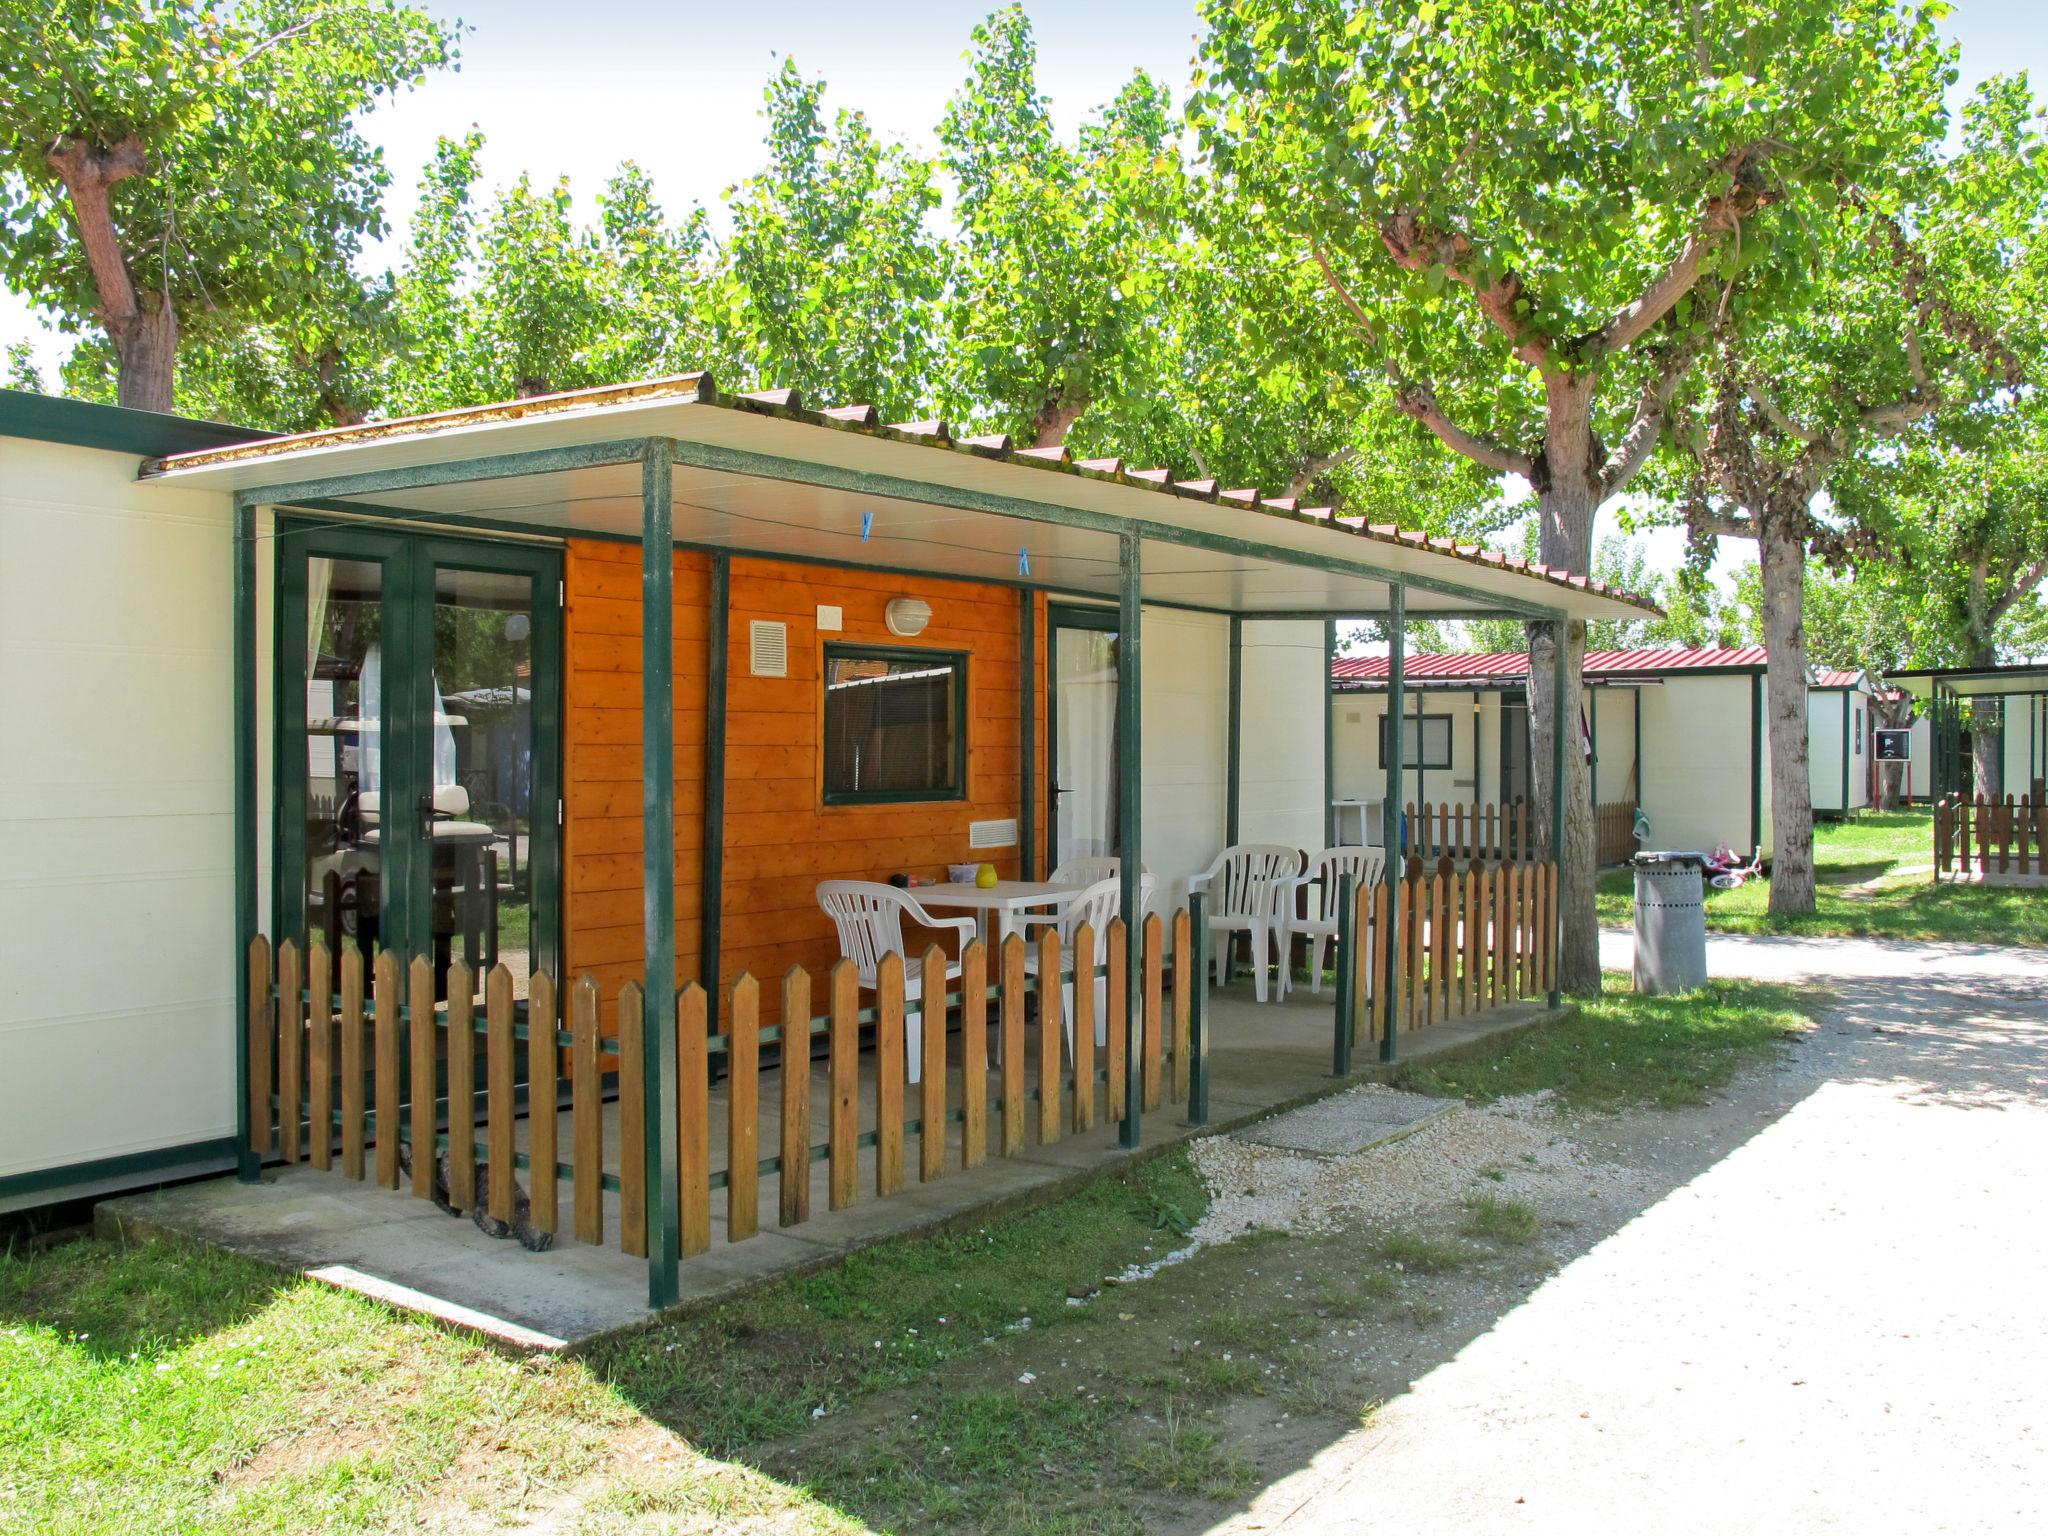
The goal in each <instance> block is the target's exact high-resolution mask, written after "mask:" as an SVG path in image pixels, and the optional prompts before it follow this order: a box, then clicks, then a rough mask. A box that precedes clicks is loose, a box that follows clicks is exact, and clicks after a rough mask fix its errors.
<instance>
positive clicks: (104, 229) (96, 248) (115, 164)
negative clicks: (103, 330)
mask: <svg viewBox="0 0 2048 1536" xmlns="http://www.w3.org/2000/svg"><path fill="white" fill-rule="evenodd" d="M43 159H44V161H45V162H46V163H47V164H48V165H49V167H50V169H51V170H53V171H55V172H56V173H57V179H58V180H59V181H61V182H63V183H64V191H65V193H66V194H67V195H68V196H69V197H70V199H71V216H72V217H73V218H74V219H75V220H77V222H78V241H79V244H80V245H81V246H82V247H83V248H84V250H85V261H86V265H87V267H89V268H90V269H91V271H92V281H93V287H94V288H95V289H96V290H97V291H98V293H99V300H100V302H99V311H100V323H101V324H103V325H104V326H106V327H107V330H108V333H109V334H110V335H111V334H114V333H116V332H118V331H120V330H121V329H123V328H124V327H126V326H127V325H129V324H130V323H132V322H133V321H134V319H135V318H136V316H137V315H138V314H139V313H140V305H139V303H138V301H137V298H136V293H135V282H134V279H133V277H132V276H131V275H130V274H129V271H128V258H127V254H126V253H125V252H124V251H123V250H122V249H121V237H120V234H119V232H117V231H116V230H115V228H114V214H113V207H112V203H111V201H110V199H109V198H108V195H107V190H108V188H110V187H112V186H113V185H114V183H115V182H117V181H125V180H127V178H129V177H130V176H140V175H141V174H142V173H143V172H144V171H146V170H148V169H149V158H148V156H147V155H145V154H144V153H143V149H142V140H140V139H139V138H137V137H135V136H134V135H133V134H130V135H129V136H128V137H127V138H125V139H123V140H121V141H120V142H119V143H118V144H114V145H111V146H108V147H106V148H101V147H100V146H99V145H97V144H92V143H89V142H87V141H86V140H84V139H74V138H69V137H65V138H60V139H58V140H57V141H56V143H54V144H52V145H51V146H50V148H49V149H48V151H47V152H46V153H45V154H44V156H43Z"/></svg>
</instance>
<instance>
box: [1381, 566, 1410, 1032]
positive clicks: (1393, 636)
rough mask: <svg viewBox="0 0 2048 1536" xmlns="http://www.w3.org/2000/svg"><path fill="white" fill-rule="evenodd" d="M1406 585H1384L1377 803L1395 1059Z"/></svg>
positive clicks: (1386, 989) (1385, 990)
mask: <svg viewBox="0 0 2048 1536" xmlns="http://www.w3.org/2000/svg"><path fill="white" fill-rule="evenodd" d="M1407 628H1408V589H1407V588H1406V587H1405V586H1403V585H1402V584H1401V583H1400V582H1395V583H1394V584H1393V585H1392V586H1390V587H1389V588H1388V589H1387V714H1386V720H1387V724H1386V733H1387V791H1386V794H1387V798H1386V803H1385V804H1384V805H1382V806H1381V807H1380V846H1381V848H1382V849H1383V850H1384V851H1385V854H1386V857H1385V858H1384V859H1383V860H1382V861H1381V876H1380V877H1381V878H1382V879H1383V880H1385V881H1386V883H1387V897H1388V900H1387V927H1386V933H1385V935H1384V937H1383V938H1382V939H1381V941H1380V955H1379V957H1378V958H1379V961H1380V967H1381V971H1382V975H1383V979H1382V981H1381V985H1380V995H1381V996H1383V997H1384V998H1386V1000H1387V1001H1386V1019H1387V1027H1386V1032H1385V1033H1384V1034H1382V1035H1381V1036H1380V1060H1381V1061H1393V1060H1394V1059H1395V1057H1396V1056H1397V1054H1398V1052H1399V1045H1398V1041H1397V1039H1396V1036H1397V1035H1398V1034H1399V1031H1400V1024H1399V1022H1398V1021H1399V1019H1400V1017H1401V962H1400V960H1399V959H1398V958H1396V957H1397V956H1399V954H1400V953H1401V945H1402V944H1403V943H1404V942H1405V936H1404V935H1403V934H1402V933H1401V931H1400V928H1401V902H1400V896H1401V866H1402V864H1403V863H1404V862H1405V860H1404V859H1403V857H1402V855H1403V854H1404V853H1405V852H1406V850H1405V849H1404V848H1403V846H1402V842H1401V833H1402V830H1403V824H1402V820H1401V711H1402V709H1403V708H1404V707H1405V703H1404V701H1403V699H1402V697H1401V692H1402V689H1403V688H1405V687H1406V686H1407V641H1408V636H1407Z"/></svg>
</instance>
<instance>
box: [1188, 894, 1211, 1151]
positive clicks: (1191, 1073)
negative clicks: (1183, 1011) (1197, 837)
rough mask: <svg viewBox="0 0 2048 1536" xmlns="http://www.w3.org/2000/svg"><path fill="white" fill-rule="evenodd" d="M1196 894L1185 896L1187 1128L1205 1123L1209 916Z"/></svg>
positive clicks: (1207, 1057)
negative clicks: (1189, 947)
mask: <svg viewBox="0 0 2048 1536" xmlns="http://www.w3.org/2000/svg"><path fill="white" fill-rule="evenodd" d="M1208 906H1209V903H1208V899H1207V898H1206V897H1205V896H1203V894H1202V893H1201V892H1200V891H1190V892H1189V893H1188V938H1189V940H1190V942H1192V943H1193V944H1194V946H1195V953H1194V955H1193V956H1192V958H1191V959H1190V961H1189V963H1188V976H1189V979H1190V981H1191V982H1192V983H1193V985H1194V989H1195V990H1194V995H1193V996H1192V997H1190V998H1189V999H1188V1124H1189V1125H1207V1124H1208V1123H1209V912H1208Z"/></svg>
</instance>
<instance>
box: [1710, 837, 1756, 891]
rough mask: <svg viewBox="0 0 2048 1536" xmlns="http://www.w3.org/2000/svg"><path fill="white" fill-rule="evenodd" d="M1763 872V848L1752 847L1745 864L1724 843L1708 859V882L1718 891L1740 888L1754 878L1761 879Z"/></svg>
mask: <svg viewBox="0 0 2048 1536" xmlns="http://www.w3.org/2000/svg"><path fill="white" fill-rule="evenodd" d="M1763 874H1764V854H1763V850H1762V849H1761V848H1757V849H1752V850H1751V852H1750V855H1749V862H1748V863H1747V864H1745V863H1743V862H1742V860H1741V859H1739V858H1737V857H1736V856H1735V853H1734V851H1733V850H1731V849H1730V848H1729V847H1728V846H1727V844H1725V843H1724V844H1722V845H1721V846H1720V847H1719V848H1716V849H1715V850H1714V854H1713V857H1712V858H1710V859H1708V860H1707V884H1709V885H1711V886H1712V887H1713V888H1714V889H1715V890H1717V891H1733V890H1736V889H1739V888H1740V887H1742V886H1744V885H1746V884H1748V883H1749V882H1750V881H1752V880H1761V879H1762V878H1763Z"/></svg>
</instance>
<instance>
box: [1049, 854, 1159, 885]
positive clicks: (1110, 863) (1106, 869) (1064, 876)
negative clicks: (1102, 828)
mask: <svg viewBox="0 0 2048 1536" xmlns="http://www.w3.org/2000/svg"><path fill="white" fill-rule="evenodd" d="M1123 867H1124V866H1123V860H1121V859H1119V858H1118V857H1117V856H1116V855H1115V854H1113V853H1100V854H1084V855H1083V856H1081V857H1080V858H1074V859H1069V860H1067V862H1066V863H1064V864H1062V865H1061V866H1060V867H1059V868H1058V869H1056V870H1054V871H1053V872H1052V873H1051V874H1050V875H1047V876H1046V879H1048V880H1050V881H1051V882H1052V883H1053V884H1054V885H1093V884H1095V882H1096V881H1098V880H1114V879H1115V878H1116V877H1117V875H1119V874H1120V873H1122V871H1123ZM1138 868H1139V869H1140V870H1141V871H1142V870H1143V869H1144V865H1142V864H1141V865H1139V866H1138Z"/></svg>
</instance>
